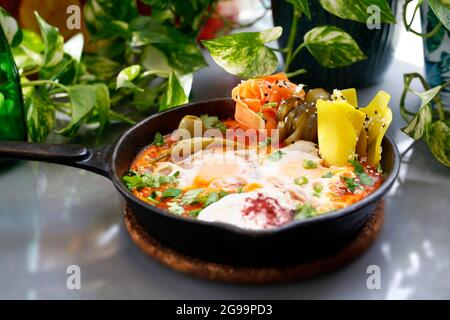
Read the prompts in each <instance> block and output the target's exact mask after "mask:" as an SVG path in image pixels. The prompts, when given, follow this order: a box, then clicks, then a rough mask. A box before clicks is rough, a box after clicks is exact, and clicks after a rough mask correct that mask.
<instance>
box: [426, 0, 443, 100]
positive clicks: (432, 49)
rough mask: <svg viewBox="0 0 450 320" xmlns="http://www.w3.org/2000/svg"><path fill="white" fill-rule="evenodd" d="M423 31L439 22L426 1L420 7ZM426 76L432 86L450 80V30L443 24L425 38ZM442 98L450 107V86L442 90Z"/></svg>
mask: <svg viewBox="0 0 450 320" xmlns="http://www.w3.org/2000/svg"><path fill="white" fill-rule="evenodd" d="M420 13H421V20H422V33H428V32H431V31H432V30H433V29H434V27H435V26H436V25H437V24H438V23H439V20H438V18H437V17H436V15H435V14H434V13H433V11H432V10H431V9H430V7H429V6H428V3H426V2H424V3H423V4H422V6H421V8H420ZM423 50H424V57H425V76H426V79H427V81H428V83H429V84H430V86H432V87H435V86H438V85H440V84H442V83H444V82H446V81H449V80H450V31H448V30H447V29H445V28H444V27H443V26H442V27H441V28H440V29H439V31H438V32H437V33H436V34H435V35H434V36H432V37H430V38H425V39H424V44H423ZM441 99H442V102H443V104H444V106H446V107H450V87H449V86H447V87H446V88H445V89H444V90H442V91H441Z"/></svg>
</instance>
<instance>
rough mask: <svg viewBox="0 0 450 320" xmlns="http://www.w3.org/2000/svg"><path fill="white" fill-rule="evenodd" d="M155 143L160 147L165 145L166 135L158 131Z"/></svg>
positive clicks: (154, 139)
mask: <svg viewBox="0 0 450 320" xmlns="http://www.w3.org/2000/svg"><path fill="white" fill-rule="evenodd" d="M153 144H154V145H155V146H158V147H161V146H162V145H164V137H163V135H162V134H161V133H159V132H157V133H156V134H155V137H154V138H153Z"/></svg>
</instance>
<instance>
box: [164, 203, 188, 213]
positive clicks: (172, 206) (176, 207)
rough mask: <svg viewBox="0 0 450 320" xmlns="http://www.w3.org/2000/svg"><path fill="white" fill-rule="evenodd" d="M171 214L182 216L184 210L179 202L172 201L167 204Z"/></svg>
mask: <svg viewBox="0 0 450 320" xmlns="http://www.w3.org/2000/svg"><path fill="white" fill-rule="evenodd" d="M167 205H168V208H167V210H169V212H170V213H173V214H178V215H182V214H183V213H184V208H183V207H182V206H180V204H179V203H178V202H177V201H170V202H168V203H167Z"/></svg>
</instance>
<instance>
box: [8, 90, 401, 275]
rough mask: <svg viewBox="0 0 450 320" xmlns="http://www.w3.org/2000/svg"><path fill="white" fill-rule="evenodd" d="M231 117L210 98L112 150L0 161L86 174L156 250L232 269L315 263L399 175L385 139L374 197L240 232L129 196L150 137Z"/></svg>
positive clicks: (67, 150)
mask: <svg viewBox="0 0 450 320" xmlns="http://www.w3.org/2000/svg"><path fill="white" fill-rule="evenodd" d="M205 113H208V114H209V115H215V116H218V117H219V118H221V119H226V118H232V117H233V115H234V102H233V101H232V100H230V99H217V100H211V101H205V102H198V103H190V104H187V105H184V106H180V107H178V108H174V109H171V110H168V111H165V112H162V113H159V114H156V115H153V116H151V117H149V118H147V119H145V120H143V121H142V122H140V123H138V124H137V125H135V126H134V127H132V128H131V129H129V130H128V131H127V132H126V133H125V134H124V135H123V136H122V137H121V138H120V139H119V141H118V142H117V143H116V144H115V145H112V146H109V147H105V148H101V149H94V150H89V149H87V148H85V147H83V146H78V145H50V144H34V143H26V142H0V158H9V159H24V160H36V161H45V162H52V163H59V164H63V165H68V166H73V167H78V168H82V169H86V170H89V171H92V172H95V173H98V174H101V175H103V176H105V177H107V178H108V179H110V180H111V181H112V182H113V183H114V185H115V187H116V188H117V190H119V192H120V193H121V194H122V195H123V197H124V198H125V200H126V202H127V204H128V206H129V207H130V208H131V210H132V211H133V213H134V214H135V216H136V218H137V219H138V221H139V222H140V223H141V225H142V227H143V228H144V229H145V230H146V231H148V232H149V233H150V234H151V235H152V236H153V237H155V238H156V239H157V240H159V241H160V242H161V243H163V244H165V245H167V246H169V247H171V248H173V249H176V250H178V251H179V252H182V253H185V254H188V255H191V256H194V257H198V258H202V259H206V260H209V261H216V262H222V263H230V264H236V265H254V266H257V265H267V266H268V265H286V264H290V263H294V262H300V261H305V260H310V259H312V258H317V257H320V256H322V255H325V254H326V253H328V252H330V251H332V250H336V249H338V248H339V247H341V246H343V245H344V244H345V243H346V242H348V241H349V240H351V239H352V237H354V236H355V234H356V233H357V232H358V231H359V230H360V229H361V228H362V226H363V225H364V223H365V222H366V221H367V219H368V218H369V217H370V215H371V214H372V212H373V210H374V208H375V206H376V204H377V202H378V201H380V200H381V198H382V197H383V195H385V194H386V192H387V191H388V190H389V188H390V187H391V186H392V184H393V183H394V180H395V178H396V176H397V174H398V171H399V163H400V162H399V159H400V158H399V154H398V150H397V148H396V146H395V145H394V143H393V142H392V140H391V139H390V138H388V137H385V138H384V140H383V145H382V146H383V157H382V167H383V170H384V174H385V177H384V181H383V184H382V185H381V186H380V188H379V189H377V190H376V191H375V192H374V193H372V194H371V195H369V196H368V197H367V198H364V199H363V200H362V201H359V202H358V203H356V204H353V205H351V206H349V207H347V208H344V209H342V210H338V211H335V212H331V213H328V214H324V215H322V216H318V217H314V218H311V219H308V220H305V221H297V222H292V223H290V224H287V225H285V226H282V227H280V228H277V229H272V230H264V231H250V230H243V229H240V228H238V227H235V226H232V225H227V224H222V223H211V222H203V221H198V220H194V219H190V218H185V217H181V216H177V215H174V214H171V213H168V212H165V211H163V210H160V209H158V208H156V207H154V206H152V205H150V204H148V203H145V202H143V201H141V200H139V199H137V198H135V197H134V196H133V194H132V193H131V192H130V191H129V190H128V189H127V188H126V186H125V185H123V183H122V181H121V177H122V176H123V175H124V174H125V172H126V171H127V170H128V169H129V167H130V164H131V162H132V161H133V160H134V158H135V156H136V155H137V153H138V152H139V151H140V150H141V149H142V148H143V147H145V146H147V145H149V144H150V143H152V141H153V136H154V134H155V133H156V132H161V133H169V132H171V131H173V130H174V129H176V128H177V127H178V123H179V121H180V120H181V118H182V117H183V116H185V115H187V114H192V115H197V116H199V115H201V114H205Z"/></svg>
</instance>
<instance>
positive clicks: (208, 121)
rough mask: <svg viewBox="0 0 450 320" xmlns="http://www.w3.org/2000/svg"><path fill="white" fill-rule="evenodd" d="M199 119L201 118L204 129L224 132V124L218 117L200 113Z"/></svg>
mask: <svg viewBox="0 0 450 320" xmlns="http://www.w3.org/2000/svg"><path fill="white" fill-rule="evenodd" d="M200 119H201V120H202V122H203V125H204V126H205V128H206V129H219V130H220V131H222V132H225V130H226V129H227V127H226V126H225V124H224V123H223V122H222V121H220V120H219V117H216V116H209V115H207V114H202V115H200Z"/></svg>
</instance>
